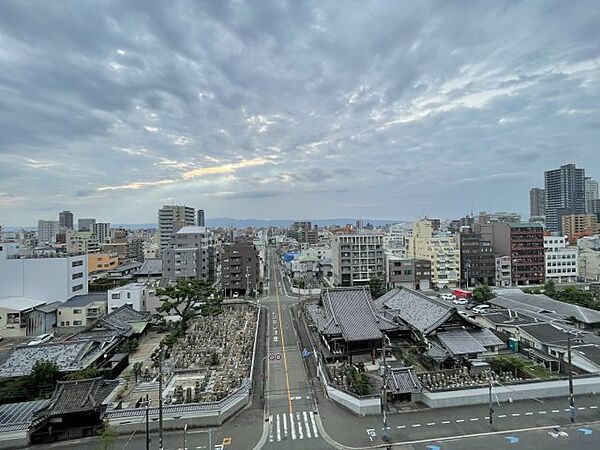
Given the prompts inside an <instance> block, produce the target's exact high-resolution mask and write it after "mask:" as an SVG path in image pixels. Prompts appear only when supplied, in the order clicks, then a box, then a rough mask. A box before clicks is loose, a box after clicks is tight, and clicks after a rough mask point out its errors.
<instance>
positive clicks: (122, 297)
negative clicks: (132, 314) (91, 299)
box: [108, 283, 149, 311]
mask: <svg viewBox="0 0 600 450" xmlns="http://www.w3.org/2000/svg"><path fill="white" fill-rule="evenodd" d="M148 297H149V292H148V288H147V287H146V285H145V284H144V283H129V284H126V285H125V286H119V287H116V288H114V289H109V290H108V310H109V311H114V310H116V309H118V308H120V307H121V306H123V305H129V306H131V307H132V308H133V309H135V310H136V311H146V310H147V304H148Z"/></svg>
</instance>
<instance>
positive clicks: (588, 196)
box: [585, 177, 598, 214]
mask: <svg viewBox="0 0 600 450" xmlns="http://www.w3.org/2000/svg"><path fill="white" fill-rule="evenodd" d="M595 200H598V182H597V181H596V180H594V179H592V178H591V177H585V212H586V213H595V214H597V213H598V211H597V210H596V205H595Z"/></svg>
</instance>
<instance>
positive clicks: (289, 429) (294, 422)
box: [269, 411, 319, 442]
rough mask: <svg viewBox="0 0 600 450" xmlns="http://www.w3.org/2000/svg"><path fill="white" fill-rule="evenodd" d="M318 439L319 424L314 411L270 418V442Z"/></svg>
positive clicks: (284, 414) (282, 414)
mask: <svg viewBox="0 0 600 450" xmlns="http://www.w3.org/2000/svg"><path fill="white" fill-rule="evenodd" d="M318 437H319V431H318V430H317V422H316V421H315V415H314V413H313V412H312V411H296V412H291V413H281V414H273V415H271V416H269V442H281V441H285V440H289V439H291V440H293V441H295V440H296V439H311V438H318Z"/></svg>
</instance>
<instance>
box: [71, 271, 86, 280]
mask: <svg viewBox="0 0 600 450" xmlns="http://www.w3.org/2000/svg"><path fill="white" fill-rule="evenodd" d="M78 278H83V272H79V273H74V274H73V275H72V276H71V279H72V280H76V279H78Z"/></svg>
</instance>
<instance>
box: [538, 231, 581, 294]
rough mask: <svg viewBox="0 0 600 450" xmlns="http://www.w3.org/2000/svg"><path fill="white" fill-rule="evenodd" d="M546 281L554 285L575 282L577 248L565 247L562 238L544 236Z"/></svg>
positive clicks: (565, 240) (576, 274)
mask: <svg viewBox="0 0 600 450" xmlns="http://www.w3.org/2000/svg"><path fill="white" fill-rule="evenodd" d="M544 254H545V263H546V264H545V265H546V280H553V281H554V282H556V283H572V282H574V281H577V276H578V275H579V264H578V257H577V248H576V247H568V246H567V238H566V237H564V236H544Z"/></svg>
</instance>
